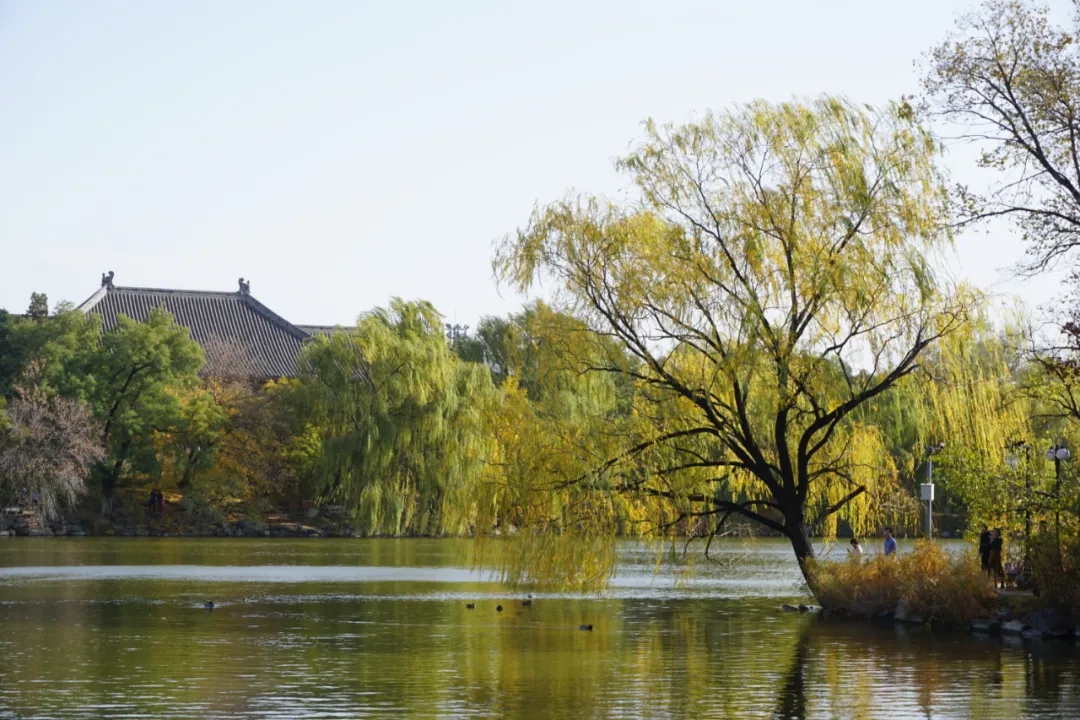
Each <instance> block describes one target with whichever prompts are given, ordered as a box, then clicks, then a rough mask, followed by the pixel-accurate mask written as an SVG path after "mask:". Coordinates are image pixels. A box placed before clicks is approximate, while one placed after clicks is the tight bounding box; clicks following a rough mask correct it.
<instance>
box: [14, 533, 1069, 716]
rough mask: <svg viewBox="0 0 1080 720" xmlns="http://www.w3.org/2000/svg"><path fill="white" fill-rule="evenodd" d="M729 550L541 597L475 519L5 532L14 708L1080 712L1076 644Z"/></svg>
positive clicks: (179, 712)
mask: <svg viewBox="0 0 1080 720" xmlns="http://www.w3.org/2000/svg"><path fill="white" fill-rule="evenodd" d="M722 549H723V552H722V555H721V556H722V558H723V562H721V563H715V564H714V563H706V562H698V564H697V565H696V566H695V567H694V569H693V574H692V575H690V576H686V575H685V573H682V572H681V571H680V569H679V568H674V567H671V566H661V567H660V568H659V569H657V568H656V565H655V560H656V556H655V552H654V550H653V549H650V548H645V547H641V546H631V545H627V546H625V547H624V548H623V553H622V555H623V558H624V562H623V564H622V565H621V566H620V569H619V572H618V576H617V577H616V579H615V582H614V587H613V588H612V589H611V591H610V592H607V593H605V594H603V595H600V596H595V595H584V594H537V597H536V598H535V600H534V601H533V605H532V606H531V607H523V606H522V605H521V599H522V596H521V595H520V594H515V593H513V592H510V591H508V590H507V589H506V588H504V587H502V586H501V585H499V584H498V583H497V582H495V581H494V580H493V579H492V578H490V577H488V576H486V575H485V574H483V573H478V572H474V571H470V570H469V569H468V568H469V567H470V563H469V557H468V555H469V552H470V551H471V550H472V546H471V544H469V543H468V542H459V541H438V540H287V539H275V540H265V541H264V540H236V539H230V540H209V539H208V540H194V539H105V538H102V539H97V538H85V539H74V538H72V539H61V538H56V539H40V540H39V539H23V538H18V539H11V540H6V541H0V718H3V719H4V720H7V719H8V718H12V719H13V718H19V719H20V720H21V719H24V718H25V719H29V718H58V719H60V718H136V717H140V718H142V717H154V718H366V717H395V718H398V717H415V718H435V717H441V718H458V717H461V718H473V717H488V718H567V719H570V718H575V719H576V718H639V717H640V718H694V719H695V720H696V719H699V718H777V719H779V718H784V719H788V718H792V719H794V718H971V717H977V718H983V719H986V720H997V719H1001V720H1005V719H1009V720H1012V719H1013V718H1060V719H1065V718H1069V719H1073V718H1080V648H1078V647H1077V646H1076V645H1072V644H1058V643H1043V644H1030V643H1021V642H1019V641H1016V642H1008V641H1004V640H1001V639H989V638H988V639H975V638H972V637H970V636H968V635H965V634H940V633H939V634H931V633H929V632H925V631H923V630H921V629H902V628H893V627H891V626H890V627H876V626H871V625H866V624H861V623H851V622H841V621H835V620H824V621H822V620H819V619H818V618H815V617H810V616H800V615H792V614H786V613H782V612H779V607H780V605H781V604H782V603H783V602H791V601H798V600H800V599H803V598H802V596H801V595H800V592H801V591H800V589H799V579H800V578H799V572H798V569H797V568H796V566H795V564H794V562H793V560H792V558H791V551H790V549H789V547H788V546H787V545H786V544H784V543H781V542H773V541H767V540H757V541H736V542H732V543H729V544H727V545H725V546H724V547H723V548H722ZM206 600H214V601H215V603H216V604H217V607H216V609H215V610H213V611H212V612H207V611H205V610H204V609H203V607H202V605H203V602H204V601H206ZM466 603H475V604H476V609H475V610H468V609H466V607H465V606H466ZM497 604H502V605H503V607H504V611H503V612H501V613H499V612H496V610H495V606H496V605H497ZM581 624H591V625H592V626H593V628H594V629H593V630H592V631H591V632H585V631H581V630H579V629H578V626H579V625H581Z"/></svg>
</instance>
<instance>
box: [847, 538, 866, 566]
mask: <svg viewBox="0 0 1080 720" xmlns="http://www.w3.org/2000/svg"><path fill="white" fill-rule="evenodd" d="M847 554H848V557H849V558H851V559H852V560H855V561H859V560H862V558H863V549H862V545H860V544H859V539H858V538H855V537H853V538H851V545H850V546H849V547H848V549H847Z"/></svg>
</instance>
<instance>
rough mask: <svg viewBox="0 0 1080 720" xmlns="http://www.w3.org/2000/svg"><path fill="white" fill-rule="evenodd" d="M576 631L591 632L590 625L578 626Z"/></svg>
mask: <svg viewBox="0 0 1080 720" xmlns="http://www.w3.org/2000/svg"><path fill="white" fill-rule="evenodd" d="M577 629H578V630H592V625H578V626H577Z"/></svg>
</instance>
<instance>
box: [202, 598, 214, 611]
mask: <svg viewBox="0 0 1080 720" xmlns="http://www.w3.org/2000/svg"><path fill="white" fill-rule="evenodd" d="M202 606H203V607H204V608H206V609H207V610H213V609H214V601H213V600H207V601H206V602H204V603H203V604H202Z"/></svg>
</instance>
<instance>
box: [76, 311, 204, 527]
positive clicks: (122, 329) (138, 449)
mask: <svg viewBox="0 0 1080 720" xmlns="http://www.w3.org/2000/svg"><path fill="white" fill-rule="evenodd" d="M202 364H203V352H202V349H201V348H200V347H199V345H198V344H197V343H196V342H195V341H194V340H192V339H191V337H190V335H189V334H188V331H187V329H186V328H183V327H180V326H179V325H177V324H176V323H175V322H173V318H172V316H171V315H170V314H169V313H168V312H166V311H165V310H163V309H160V308H159V309H155V310H153V311H151V313H150V315H149V316H148V317H147V318H146V321H145V322H136V321H134V320H132V319H130V318H127V317H124V316H121V317H120V318H119V322H118V324H117V326H116V328H114V329H113V330H111V331H109V332H107V333H105V334H104V335H103V336H102V337H101V341H100V343H98V344H96V345H95V346H94V347H93V348H92V349H91V350H90V351H89V352H87V353H86V354H85V356H84V357H83V358H82V362H81V364H80V367H79V368H78V369H77V371H76V372H72V373H70V375H69V376H68V377H67V378H66V379H65V380H66V387H64V388H63V391H64V393H65V394H69V395H74V396H77V397H82V398H85V399H86V400H87V401H88V402H89V403H90V405H91V407H92V408H93V410H94V416H95V417H96V418H97V421H98V422H99V423H100V425H101V429H102V444H103V445H104V446H105V448H106V450H107V453H108V455H107V457H106V459H105V460H104V461H103V462H99V463H97V464H96V465H95V468H94V477H95V480H96V481H97V483H98V484H99V486H100V488H101V493H102V511H103V512H104V513H106V514H108V513H111V511H112V500H113V495H114V493H115V491H116V488H117V485H118V484H119V482H120V480H121V479H122V477H123V474H124V472H125V468H127V467H128V466H135V469H140V470H143V471H149V472H154V471H156V470H157V469H158V467H159V464H158V457H157V453H156V451H155V434H156V433H168V432H171V431H172V430H173V429H175V428H177V427H178V426H179V425H180V424H181V423H182V417H183V403H182V402H181V400H180V397H181V396H182V395H183V393H184V392H185V391H189V390H190V389H192V388H194V387H195V386H196V385H197V383H198V372H199V369H200V368H201V367H202Z"/></svg>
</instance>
